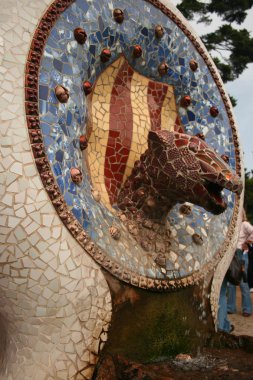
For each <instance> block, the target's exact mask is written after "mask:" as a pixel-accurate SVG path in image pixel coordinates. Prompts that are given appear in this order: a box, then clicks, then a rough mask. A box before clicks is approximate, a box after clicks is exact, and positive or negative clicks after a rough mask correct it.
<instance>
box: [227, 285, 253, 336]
mask: <svg viewBox="0 0 253 380" xmlns="http://www.w3.org/2000/svg"><path fill="white" fill-rule="evenodd" d="M251 301H252V305H253V293H251ZM236 304H237V313H236V314H230V315H229V316H228V318H229V320H230V321H231V323H232V324H233V325H234V326H235V330H234V332H233V334H234V335H248V336H252V337H253V314H251V316H250V317H243V316H242V312H241V290H240V288H239V286H237V287H236Z"/></svg>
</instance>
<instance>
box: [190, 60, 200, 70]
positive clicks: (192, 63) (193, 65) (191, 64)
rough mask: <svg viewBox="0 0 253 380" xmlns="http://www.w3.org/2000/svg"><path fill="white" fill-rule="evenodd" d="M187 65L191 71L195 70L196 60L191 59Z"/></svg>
mask: <svg viewBox="0 0 253 380" xmlns="http://www.w3.org/2000/svg"><path fill="white" fill-rule="evenodd" d="M189 66H190V68H191V70H192V71H196V70H197V69H198V66H199V65H198V62H197V61H195V59H191V60H190V62H189Z"/></svg>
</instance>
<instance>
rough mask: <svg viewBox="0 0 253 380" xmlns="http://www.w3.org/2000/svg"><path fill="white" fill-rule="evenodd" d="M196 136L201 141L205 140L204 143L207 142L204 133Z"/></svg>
mask: <svg viewBox="0 0 253 380" xmlns="http://www.w3.org/2000/svg"><path fill="white" fill-rule="evenodd" d="M195 136H197V137H198V138H199V139H200V140H203V141H205V139H206V138H205V135H204V133H202V132H200V133H196V135H195Z"/></svg>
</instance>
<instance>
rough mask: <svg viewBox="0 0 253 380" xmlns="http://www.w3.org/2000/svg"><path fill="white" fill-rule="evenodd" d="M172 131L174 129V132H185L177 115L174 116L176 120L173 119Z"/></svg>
mask: <svg viewBox="0 0 253 380" xmlns="http://www.w3.org/2000/svg"><path fill="white" fill-rule="evenodd" d="M174 131H175V132H179V133H185V130H184V128H183V127H182V124H181V122H180V118H179V116H177V118H176V120H175V124H174Z"/></svg>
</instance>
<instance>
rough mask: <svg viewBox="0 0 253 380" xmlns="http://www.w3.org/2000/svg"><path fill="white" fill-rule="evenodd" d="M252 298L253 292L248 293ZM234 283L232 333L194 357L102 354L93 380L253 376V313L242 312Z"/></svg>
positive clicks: (249, 378)
mask: <svg viewBox="0 0 253 380" xmlns="http://www.w3.org/2000/svg"><path fill="white" fill-rule="evenodd" d="M251 298H252V302H253V293H252V294H251ZM240 305H241V292H240V289H239V288H238V287H237V310H238V311H237V313H236V314H233V315H230V316H229V318H230V320H231V322H232V323H233V324H234V326H235V330H234V332H233V334H217V337H216V339H215V340H214V341H213V342H212V344H211V347H208V348H204V349H203V350H202V352H201V353H199V354H198V355H197V356H196V357H192V358H187V357H184V356H183V357H182V358H181V359H180V358H179V359H175V358H173V359H171V360H169V361H168V360H166V361H165V362H163V361H160V362H157V363H149V364H141V363H137V362H133V361H128V360H126V359H124V358H122V357H120V356H117V355H114V356H112V355H108V356H107V357H105V358H104V360H103V361H102V363H101V364H100V366H98V368H97V371H96V372H95V375H94V380H95V379H96V380H185V379H187V380H196V379H197V380H238V379H240V380H253V315H251V316H250V317H248V318H245V317H243V316H242V315H241V307H240Z"/></svg>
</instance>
